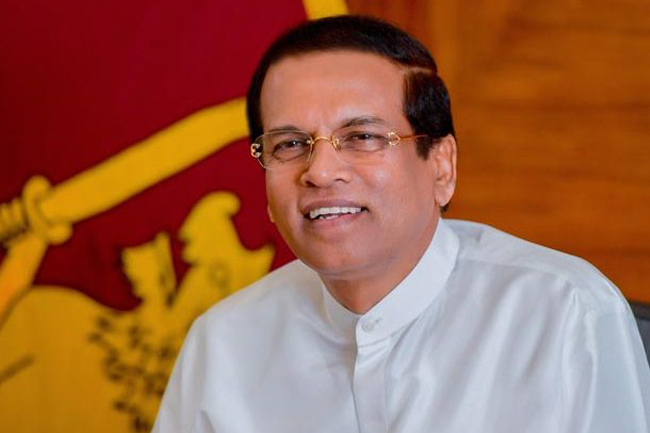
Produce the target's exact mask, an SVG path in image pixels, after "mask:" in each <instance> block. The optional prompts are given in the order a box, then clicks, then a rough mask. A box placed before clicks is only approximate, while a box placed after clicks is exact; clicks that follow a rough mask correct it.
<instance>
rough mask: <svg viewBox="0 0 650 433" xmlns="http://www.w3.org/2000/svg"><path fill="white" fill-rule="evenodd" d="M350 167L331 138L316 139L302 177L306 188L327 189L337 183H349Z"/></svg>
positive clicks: (301, 179)
mask: <svg viewBox="0 0 650 433" xmlns="http://www.w3.org/2000/svg"><path fill="white" fill-rule="evenodd" d="M350 175H351V172H350V165H349V164H348V163H346V162H345V161H344V160H343V159H342V158H341V156H340V155H339V152H338V151H337V150H336V149H335V148H334V143H332V141H331V140H330V138H329V137H316V138H315V139H314V144H313V148H312V153H311V156H310V158H309V161H308V162H307V166H306V167H305V170H304V171H303V173H302V175H301V176H300V181H301V183H302V184H303V185H305V186H315V187H319V188H326V187H328V186H331V185H332V184H334V183H336V182H349V180H350Z"/></svg>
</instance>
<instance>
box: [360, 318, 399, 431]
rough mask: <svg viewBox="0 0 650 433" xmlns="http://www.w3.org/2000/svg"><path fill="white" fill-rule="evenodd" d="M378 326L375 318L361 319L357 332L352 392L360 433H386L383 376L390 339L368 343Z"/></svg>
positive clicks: (378, 320)
mask: <svg viewBox="0 0 650 433" xmlns="http://www.w3.org/2000/svg"><path fill="white" fill-rule="evenodd" d="M380 322H381V319H380V318H377V317H375V318H372V317H369V318H364V319H362V320H361V322H360V323H359V327H358V328H357V344H358V345H357V357H356V362H355V366H354V377H353V391H354V400H355V406H356V409H357V417H358V421H359V431H360V433H383V432H387V431H388V430H387V429H388V420H387V418H386V415H387V412H386V384H385V375H386V360H387V358H388V354H389V352H390V339H389V338H383V339H380V340H376V341H372V340H373V337H375V338H376V335H373V334H376V333H377V332H378V331H379V330H378V328H379V326H378V325H379V323H380Z"/></svg>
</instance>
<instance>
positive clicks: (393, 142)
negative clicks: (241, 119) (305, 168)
mask: <svg viewBox="0 0 650 433" xmlns="http://www.w3.org/2000/svg"><path fill="white" fill-rule="evenodd" d="M273 132H300V133H302V134H305V135H307V136H308V137H309V140H307V144H309V155H308V156H307V159H306V160H305V162H309V160H310V159H311V156H312V154H313V153H314V146H315V145H316V142H317V141H318V140H327V141H329V142H330V144H331V145H332V147H333V148H334V150H336V152H337V153H339V152H340V150H341V145H340V144H339V142H340V139H339V138H338V137H336V138H335V137H334V135H335V134H332V135H331V136H329V137H327V136H325V135H318V136H316V137H312V136H311V134H309V133H307V132H304V131H294V130H287V131H273ZM266 134H268V133H265V134H262V135H260V136H259V137H257V138H256V139H255V141H253V142H252V143H251V146H250V153H251V156H252V157H253V158H255V159H256V160H257V162H259V164H260V165H261V166H262V167H264V168H265V169H267V170H272V169H270V168H269V167H267V166H265V165H264V164H262V150H261V149H262V143H259V142H258V141H259V139H260V138H262V137H263V136H264V135H266ZM386 136H387V137H388V145H389V146H390V147H394V146H397V145H398V144H399V143H400V142H401V141H404V140H413V139H418V138H425V137H429V136H428V135H426V134H414V135H407V136H405V137H400V136H399V135H397V133H396V132H394V131H389V132H387V133H386ZM341 158H342V157H341ZM343 160H345V158H343Z"/></svg>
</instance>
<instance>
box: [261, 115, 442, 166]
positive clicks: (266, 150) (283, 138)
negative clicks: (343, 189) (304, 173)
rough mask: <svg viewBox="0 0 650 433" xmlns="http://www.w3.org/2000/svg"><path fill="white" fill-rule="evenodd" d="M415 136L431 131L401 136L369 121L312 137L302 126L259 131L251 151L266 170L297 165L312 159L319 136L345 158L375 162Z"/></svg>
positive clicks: (346, 159) (350, 162) (356, 162)
mask: <svg viewBox="0 0 650 433" xmlns="http://www.w3.org/2000/svg"><path fill="white" fill-rule="evenodd" d="M412 139H413V140H423V139H426V140H430V138H429V136H428V135H422V134H420V135H409V136H406V137H400V136H399V135H397V134H396V133H395V132H392V131H388V132H386V131H382V130H381V129H379V128H378V127H373V126H368V125H365V126H363V127H358V126H350V127H346V128H341V129H339V130H338V131H335V132H334V134H332V136H331V137H325V136H318V137H312V136H311V135H309V134H308V133H306V132H304V131H299V130H286V131H272V132H267V133H265V134H262V135H260V136H259V137H258V138H257V139H256V140H255V141H254V142H253V143H252V144H251V155H252V156H253V158H255V159H257V160H258V161H259V163H260V164H261V165H262V167H264V168H266V169H267V170H281V169H288V168H295V167H298V166H301V165H305V164H306V163H307V162H309V160H310V159H311V156H312V154H313V152H314V145H315V144H316V142H317V141H318V140H327V141H329V142H330V143H331V144H332V147H334V149H335V150H336V151H337V153H338V154H339V156H340V157H341V159H342V160H343V161H345V162H347V163H349V164H362V163H373V162H378V161H380V160H381V159H382V157H383V154H384V152H383V151H384V150H386V149H388V148H390V147H393V146H396V145H397V144H398V143H399V142H400V141H403V140H412Z"/></svg>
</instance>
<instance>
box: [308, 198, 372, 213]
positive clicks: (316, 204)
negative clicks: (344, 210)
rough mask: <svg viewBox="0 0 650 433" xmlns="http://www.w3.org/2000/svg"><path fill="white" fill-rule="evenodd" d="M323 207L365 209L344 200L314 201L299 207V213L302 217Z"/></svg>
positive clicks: (356, 203)
mask: <svg viewBox="0 0 650 433" xmlns="http://www.w3.org/2000/svg"><path fill="white" fill-rule="evenodd" d="M324 207H358V208H361V209H365V208H366V207H365V206H364V205H362V204H360V203H358V202H355V201H351V200H345V199H331V200H315V201H310V202H308V203H306V204H305V205H303V206H301V207H300V213H302V215H303V216H307V215H309V212H311V211H312V210H314V209H319V208H324Z"/></svg>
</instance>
